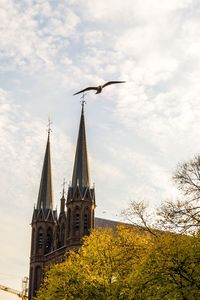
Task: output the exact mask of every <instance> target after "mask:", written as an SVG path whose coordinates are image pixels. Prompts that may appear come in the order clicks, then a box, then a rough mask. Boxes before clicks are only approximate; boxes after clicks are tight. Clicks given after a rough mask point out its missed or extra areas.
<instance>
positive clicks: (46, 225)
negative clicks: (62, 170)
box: [29, 130, 56, 300]
mask: <svg viewBox="0 0 200 300" xmlns="http://www.w3.org/2000/svg"><path fill="white" fill-rule="evenodd" d="M51 177H52V176H51V155H50V130H49V131H48V138H47V145H46V151H45V157H44V163H43V169H42V176H41V181H40V188H39V194H38V200H37V206H36V208H34V211H33V218H32V223H31V226H32V238H31V256H30V274H29V300H32V299H33V297H34V296H35V295H36V291H37V290H38V289H39V287H40V284H41V281H42V278H43V271H44V263H45V255H46V254H48V253H49V252H51V251H52V250H53V234H54V230H55V225H56V211H55V210H53V193H52V178H51Z"/></svg>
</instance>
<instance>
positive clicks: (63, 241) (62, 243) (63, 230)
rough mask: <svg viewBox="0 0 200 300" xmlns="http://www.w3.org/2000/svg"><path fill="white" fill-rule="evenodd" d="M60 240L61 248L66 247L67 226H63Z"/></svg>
mask: <svg viewBox="0 0 200 300" xmlns="http://www.w3.org/2000/svg"><path fill="white" fill-rule="evenodd" d="M60 240H61V246H64V243H65V224H62V225H61V232H60Z"/></svg>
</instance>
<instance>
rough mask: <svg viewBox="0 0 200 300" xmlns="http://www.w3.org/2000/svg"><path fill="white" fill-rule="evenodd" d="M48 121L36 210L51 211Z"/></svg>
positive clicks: (51, 194)
mask: <svg viewBox="0 0 200 300" xmlns="http://www.w3.org/2000/svg"><path fill="white" fill-rule="evenodd" d="M50 131H51V129H50V121H49V129H48V138H47V145H46V151H45V156H44V163H43V168H42V176H41V181H40V189H39V194H38V201H37V209H40V208H43V209H53V193H52V181H51V155H50Z"/></svg>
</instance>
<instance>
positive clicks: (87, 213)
mask: <svg viewBox="0 0 200 300" xmlns="http://www.w3.org/2000/svg"><path fill="white" fill-rule="evenodd" d="M83 229H84V234H89V231H90V230H89V229H90V210H89V208H88V207H85V208H84V211H83Z"/></svg>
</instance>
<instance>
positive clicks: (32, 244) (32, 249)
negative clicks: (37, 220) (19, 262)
mask: <svg viewBox="0 0 200 300" xmlns="http://www.w3.org/2000/svg"><path fill="white" fill-rule="evenodd" d="M34 250H35V228H33V231H32V241H31V252H32V253H34V252H35V251H34Z"/></svg>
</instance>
